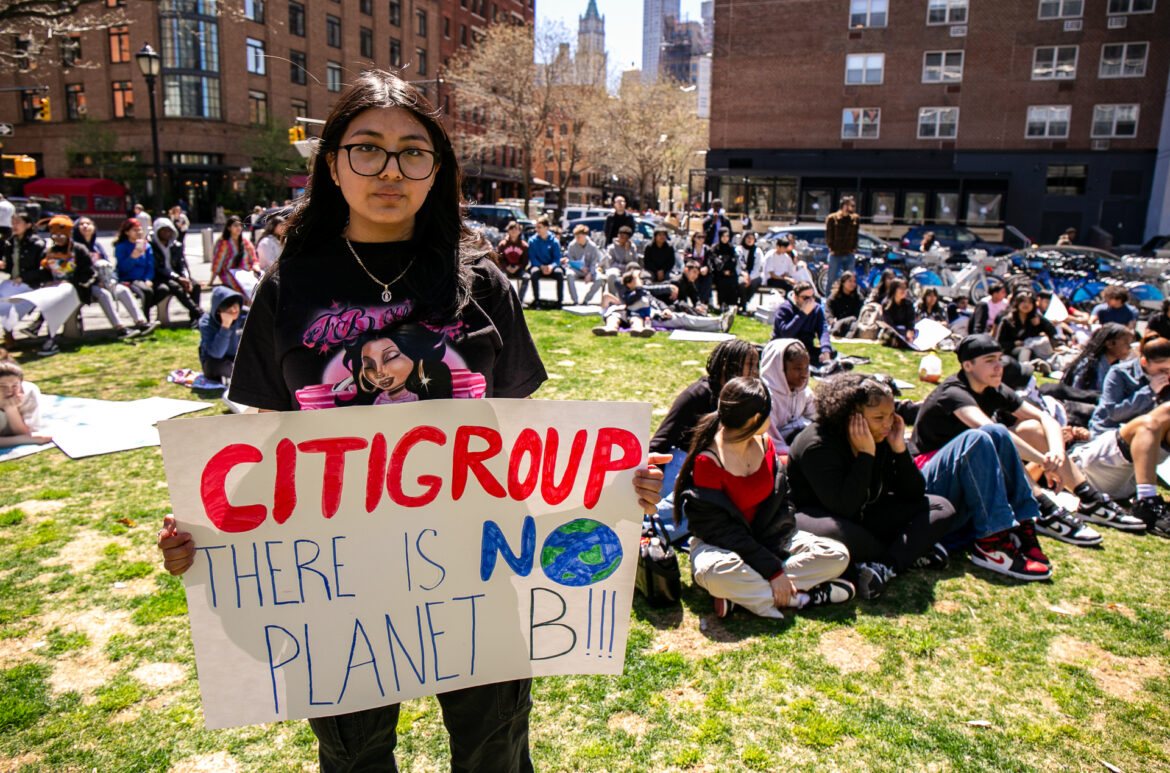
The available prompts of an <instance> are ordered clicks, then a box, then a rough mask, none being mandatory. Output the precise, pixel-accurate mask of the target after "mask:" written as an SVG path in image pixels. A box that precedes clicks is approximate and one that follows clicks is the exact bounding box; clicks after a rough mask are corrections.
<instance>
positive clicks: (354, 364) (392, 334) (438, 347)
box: [336, 322, 452, 405]
mask: <svg viewBox="0 0 1170 773" xmlns="http://www.w3.org/2000/svg"><path fill="white" fill-rule="evenodd" d="M380 338H389V339H390V340H391V341H393V342H394V345H395V346H397V347H398V349H399V350H400V351H401V352H402V353H403V354H404V355H406V356H407V357H409V358H410V359H411V361H412V362H413V363H414V372H413V373H412V375H411V376H410V377H409V378H408V379H407V381H406V389H407V391H409V392H413V393H415V394H417V395H419V396H420V397H426V398H430V399H434V398H440V397H451V391H452V383H451V369H450V368H448V367H447V366H446V364H444V363H443V356H444V355H445V354H446V352H447V345H446V342H445V341H444V338H443V336H442V335H440V334H439V333H436V332H434V331H433V330H429V329H428V328H425V327H423V326H422V325H419V324H416V323H413V322H406V323H402V324H394V325H389V326H387V327H384V328H381V329H380V330H367V331H366V332H364V333H362V334H361V335H359V336H358V337H357V338H355V339H354V340H352V341H350V342H349V343H347V344H346V345H345V353H344V355H343V356H342V359H341V363H342V365H344V366H345V368H346V370H348V371H349V373H350V375H351V376H352V377H353V383H354V386H355V387H356V392H355V393H354V394H353V395H352V396H351V395H344V396H343V395H338V397H337V398H336V402H337V404H338V405H372V404H373V402H374V400H375V399H377V397H378V393H379V391H378V390H377V389H366V388H365V387H366V381H365V376H364V374H363V373H362V349H363V348H365V345H366V344H368V343H369V342H370V341H377V340H378V339H380ZM420 363H425V364H423V365H422V371H423V373H424V374H425V375H426V377H427V379H426V380H427V382H428V383H426V384H425V385H424V384H423V383H422V380H421V379H420V378H419V377H418V374H419V367H420V366H419V364H420ZM424 386H425V389H422V387H424ZM424 392H425V394H424Z"/></svg>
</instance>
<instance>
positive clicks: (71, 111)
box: [65, 83, 85, 121]
mask: <svg viewBox="0 0 1170 773" xmlns="http://www.w3.org/2000/svg"><path fill="white" fill-rule="evenodd" d="M65 117H66V118H68V119H69V120H70V121H77V120H79V119H81V118H84V117H85V86H82V85H81V84H80V83H69V84H66V85H65Z"/></svg>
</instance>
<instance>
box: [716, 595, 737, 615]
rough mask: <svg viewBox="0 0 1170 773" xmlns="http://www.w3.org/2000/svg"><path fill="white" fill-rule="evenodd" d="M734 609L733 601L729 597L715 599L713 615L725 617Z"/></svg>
mask: <svg viewBox="0 0 1170 773" xmlns="http://www.w3.org/2000/svg"><path fill="white" fill-rule="evenodd" d="M733 609H735V602H734V601H731V600H730V599H720V598H717V599H715V617H727V616H728V615H730V614H731V611H732V610H733Z"/></svg>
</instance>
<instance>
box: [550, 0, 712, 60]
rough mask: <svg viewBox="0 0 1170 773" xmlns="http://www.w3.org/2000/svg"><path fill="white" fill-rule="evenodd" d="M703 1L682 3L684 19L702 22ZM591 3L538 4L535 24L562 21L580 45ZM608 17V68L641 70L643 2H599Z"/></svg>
mask: <svg viewBox="0 0 1170 773" xmlns="http://www.w3.org/2000/svg"><path fill="white" fill-rule="evenodd" d="M699 3H700V0H682V2H681V10H682V14H683V16H689V17H690V18H691V19H694V20H695V21H699V19H700V16H699ZM588 4H589V0H536V21H537V24H540V23H541V22H544V21H547V20H552V21H559V22H560V23H561V24H564V25H565V27H567V28H568V29H569V33H570V35H571V36H572V39H573V45H574V46H576V41H577V17H578V16H580V15H581V14H583V13H585V6H587V5H588ZM597 10H598V12H599V13H600V14H601V15H602V16H604V17H605V50H606V53H608V54H609V68H610V70H613V69H615V68H617V69H618V70H628V69H630V68H631V67H637V68H640V67H641V66H642V0H597Z"/></svg>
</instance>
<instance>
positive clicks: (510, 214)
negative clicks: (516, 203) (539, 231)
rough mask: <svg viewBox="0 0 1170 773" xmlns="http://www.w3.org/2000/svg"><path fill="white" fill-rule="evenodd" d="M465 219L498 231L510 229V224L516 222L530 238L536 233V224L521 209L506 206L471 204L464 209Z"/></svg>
mask: <svg viewBox="0 0 1170 773" xmlns="http://www.w3.org/2000/svg"><path fill="white" fill-rule="evenodd" d="M463 217H465V218H466V219H468V220H475V221H477V222H480V223H483V224H484V225H487V226H491V227H492V228H495V229H496V230H498V231H503V230H504V229H506V228H507V227H508V223H510V222H511V221H513V220H515V221H516V222H517V223H519V224H520V228H521V229H522V230H523V231H524V236H525V237H528V236H530V235H532V234H534V233H536V222H535V221H533V220H532V218H528V217H525V216H524V213H523V212H522V211H520V208H519V207H511V206H507V205H505V204H469V205H467V206H466V207H464V208H463Z"/></svg>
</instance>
